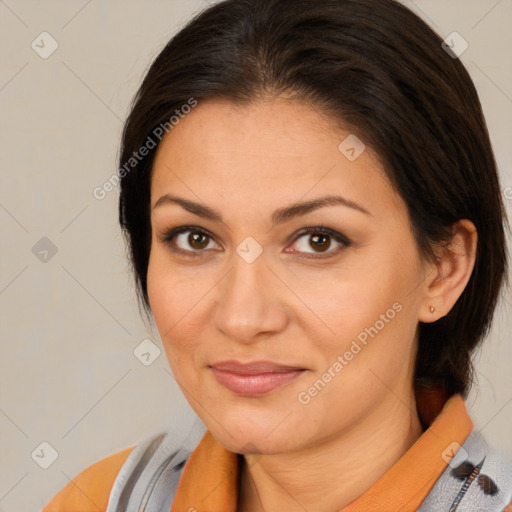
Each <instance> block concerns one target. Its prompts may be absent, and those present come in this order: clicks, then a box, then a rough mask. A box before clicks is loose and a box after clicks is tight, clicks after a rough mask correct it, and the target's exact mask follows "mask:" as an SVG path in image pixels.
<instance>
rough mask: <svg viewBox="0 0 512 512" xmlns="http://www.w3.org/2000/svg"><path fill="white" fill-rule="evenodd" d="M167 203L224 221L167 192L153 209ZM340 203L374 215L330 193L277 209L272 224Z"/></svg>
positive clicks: (348, 200)
mask: <svg viewBox="0 0 512 512" xmlns="http://www.w3.org/2000/svg"><path fill="white" fill-rule="evenodd" d="M165 204H178V205H180V206H181V207H182V208H184V209H185V210H187V211H189V212H190V213H193V214H195V215H197V216H199V217H204V218H205V219H210V220H213V221H217V222H223V220H222V215H221V214H220V213H219V212H218V211H217V210H215V209H213V208H211V207H209V206H206V205H203V204H200V203H196V202H194V201H190V200H189V199H184V198H182V197H177V196H173V195H170V194H165V195H163V196H162V197H160V198H159V199H158V201H157V202H156V203H155V205H154V206H153V210H154V209H155V208H159V207H161V206H163V205H165ZM340 205H341V206H345V207H347V208H352V209H353V210H357V211H359V212H361V213H364V214H366V215H372V214H371V213H370V212H369V211H368V210H367V209H365V208H363V207H362V206H360V205H359V204H357V203H355V202H354V201H351V200H350V199H346V198H344V197H341V196H335V195H329V196H325V197H320V198H318V199H313V200H311V201H304V202H302V203H295V204H292V205H291V206H287V207H285V208H279V209H277V210H276V211H275V212H274V213H273V214H272V226H276V225H277V224H282V223H284V222H287V221H289V220H290V219H292V218H295V217H299V216H301V215H305V214H306V213H309V212H312V211H313V210H317V209H319V208H324V207H326V206H340Z"/></svg>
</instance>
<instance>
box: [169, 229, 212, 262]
mask: <svg viewBox="0 0 512 512" xmlns="http://www.w3.org/2000/svg"><path fill="white" fill-rule="evenodd" d="M212 240H213V238H212V237H211V235H209V234H208V233H206V232H205V231H203V230H201V229H198V228H194V227H193V226H183V227H180V228H177V229H173V230H171V231H169V232H168V233H166V234H165V235H164V236H163V238H162V239H161V241H162V242H163V243H165V244H168V245H169V246H170V247H171V249H172V250H173V251H174V252H177V253H179V254H183V255H185V256H190V257H195V256H200V255H201V253H202V252H206V250H205V249H207V248H208V246H209V244H210V242H212Z"/></svg>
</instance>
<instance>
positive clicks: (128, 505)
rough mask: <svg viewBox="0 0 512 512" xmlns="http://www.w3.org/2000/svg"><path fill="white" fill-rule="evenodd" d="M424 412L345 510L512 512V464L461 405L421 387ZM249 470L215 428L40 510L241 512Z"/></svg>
mask: <svg viewBox="0 0 512 512" xmlns="http://www.w3.org/2000/svg"><path fill="white" fill-rule="evenodd" d="M416 405H417V411H418V415H419V418H420V421H421V423H422V425H423V428H424V432H423V434H422V435H421V436H420V438H419V439H418V440H417V441H416V442H415V443H414V445H413V446H411V447H410V448H409V449H408V450H407V451H406V452H405V453H404V454H403V455H402V457H401V458H400V459H399V460H398V461H397V462H396V463H395V464H393V466H392V467H391V468H390V469H389V470H388V471H386V472H385V473H384V474H383V475H382V476H381V477H380V478H379V479H378V480H377V481H376V482H375V483H374V484H373V485H371V486H370V487H369V488H368V489H367V490H366V491H365V492H364V493H363V494H362V495H361V496H359V497H358V498H357V499H355V500H354V501H353V502H352V503H350V504H349V505H347V506H346V507H344V508H343V509H342V510H341V511H338V512H369V511H371V512H398V511H400V512H408V511H411V512H413V511H415V512H416V511H418V512H466V511H470V512H482V511H483V510H485V511H486V512H512V505H511V498H512V460H511V459H510V458H509V457H507V456H505V455H504V454H501V453H499V452H496V451H493V450H490V449H489V447H488V446H487V443H486V442H485V439H483V437H482V436H481V435H480V434H479V433H478V431H475V429H474V428H473V423H472V421H471V419H470V417H469V415H468V413H467V411H466V406H465V403H464V399H463V397H462V396H461V395H458V394H457V395H453V396H451V397H447V396H446V395H444V394H443V393H442V392H440V391H439V390H437V391H436V390H432V389H431V390H428V391H422V392H419V390H418V389H416ZM242 463H243V458H242V456H241V455H239V454H236V453H232V452H230V451H229V450H227V449H226V448H224V447H223V446H222V445H221V444H220V443H218V442H217V441H216V440H215V438H214V437H213V435H212V434H211V432H209V431H208V430H206V432H205V433H204V434H202V439H201V440H200V441H199V443H198V444H197V445H195V447H194V448H193V449H189V448H186V447H183V446H181V445H180V443H179V442H178V446H177V445H176V443H175V440H174V439H173V436H172V434H169V433H167V432H164V433H160V434H158V435H156V436H152V437H150V438H148V439H146V440H145V441H143V442H141V443H139V444H138V445H136V446H135V447H131V448H127V449H125V450H123V451H120V452H118V453H115V454H113V455H111V456H109V457H106V458H105V459H102V460H100V461H98V462H97V463H95V464H93V465H92V466H90V467H89V468H87V469H86V470H84V471H82V472H81V473H80V474H79V475H78V476H77V477H75V478H74V479H73V480H72V481H71V482H69V484H68V485H66V487H64V489H62V491H61V492H59V493H58V494H57V495H56V496H55V497H54V498H53V499H52V500H51V501H50V502H49V503H48V505H47V506H46V507H45V508H44V509H43V510H42V512H92V511H100V512H125V511H126V512H131V511H132V510H137V511H139V512H144V511H146V510H147V511H149V510H151V511H158V512H234V511H236V506H237V501H238V493H239V488H238V485H239V480H240V470H241V464H242ZM340 485H341V483H340Z"/></svg>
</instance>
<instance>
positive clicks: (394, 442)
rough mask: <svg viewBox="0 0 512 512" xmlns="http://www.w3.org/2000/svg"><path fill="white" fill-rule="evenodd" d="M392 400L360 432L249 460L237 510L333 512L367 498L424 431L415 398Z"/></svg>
mask: <svg viewBox="0 0 512 512" xmlns="http://www.w3.org/2000/svg"><path fill="white" fill-rule="evenodd" d="M386 398H387V400H383V401H382V402H381V404H380V406H379V407H378V408H376V409H374V410H372V412H371V414H369V415H368V416H366V417H365V418H364V419H363V420H362V421H361V422H360V423H359V424H358V425H357V426H356V427H355V428H353V429H351V430H350V431H348V432H344V433H342V434H340V435H338V436H336V437H335V438H331V439H328V440H325V441H324V442H322V443H321V444H317V445H315V446H313V447H306V448H305V449H303V450H300V451H297V452H293V453H282V454H276V455H264V456H261V457H259V458H258V460H257V462H256V463H255V464H252V465H251V464H250V457H249V458H248V459H246V458H244V464H243V465H242V469H241V473H240V487H239V489H240V495H239V506H238V508H237V510H239V511H241V512H268V511H273V510H287V511H290V512H295V511H297V512H304V510H316V511H318V512H332V511H333V510H341V509H343V508H344V507H345V506H347V505H348V504H350V503H351V502H352V501H354V500H355V499H356V498H358V497H359V496H361V495H362V494H363V493H364V492H365V491H366V490H367V489H368V488H369V487H371V485H372V484H374V483H375V482H376V481H377V480H378V479H379V478H380V477H381V476H382V475H383V474H384V473H385V472H386V471H387V470H388V469H389V468H391V466H392V465H393V464H394V463H395V462H397V461H398V459H400V457H401V456H402V455H403V454H404V453H405V452H406V451H407V450H408V449H409V448H410V447H411V446H412V445H413V444H414V443H415V442H416V441H417V440H418V438H419V437H420V436H421V435H422V433H423V429H422V427H421V424H420V420H419V418H418V414H417V410H416V403H415V400H414V394H411V396H410V397H409V400H408V401H406V402H403V401H401V400H397V397H396V396H395V395H393V394H392V393H388V394H387V397H386ZM247 460H248V461H249V463H246V462H245V461H247ZM333 475H335V478H333ZM319 498H321V500H320V499H319Z"/></svg>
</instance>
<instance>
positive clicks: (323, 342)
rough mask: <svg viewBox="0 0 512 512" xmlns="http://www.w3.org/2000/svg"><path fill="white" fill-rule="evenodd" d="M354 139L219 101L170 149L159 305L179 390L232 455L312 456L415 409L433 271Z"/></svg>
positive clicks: (155, 260) (154, 260) (323, 124)
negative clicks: (360, 428)
mask: <svg viewBox="0 0 512 512" xmlns="http://www.w3.org/2000/svg"><path fill="white" fill-rule="evenodd" d="M349 136H350V132H342V131H340V130H339V129H337V128H335V127H334V124H333V123H329V122H328V120H327V119H326V118H325V117H322V116H321V115H320V114H319V113H318V112H317V111H315V110H314V109H312V108H311V107H306V106H303V105H299V104H298V103H293V102H291V101H288V100H285V99H282V98H281V99H276V100H273V101H265V102H263V101H260V102H257V103H253V104H252V105H251V106H249V107H240V108H235V107H234V106H233V105H232V104H230V103H227V102H223V101H220V100H219V101H212V100H209V101H205V102H200V103H199V104H198V106H197V107H195V108H194V109H192V112H191V113H189V114H188V115H187V116H185V117H184V118H183V119H181V120H180V121H179V124H177V125H175V126H174V128H173V129H172V130H171V131H170V132H169V134H168V135H166V136H165V137H164V139H163V140H162V142H161V144H160V147H159V149H158V152H157V155H156V159H155V162H154V167H153V176H152V182H151V225H152V242H151V253H150V260H149V268H148V275H147V278H148V295H149V299H150V305H151V309H152V312H153V315H154V318H155V322H156V325H157V327H158V330H159V333H160V336H161V339H162V342H163V344H164V347H165V351H166V354H167V358H168V360H169V363H170V366H171V369H172V371H173V373H174V376H175V378H176V380H177V382H178V384H179V385H180V387H181V389H182V390H183V392H184V394H185V396H186V398H187V399H188V401H189V403H190V405H191V406H192V407H193V408H194V410H195V411H196V413H197V414H198V416H199V417H200V418H201V419H202V421H203V422H204V423H205V424H206V426H207V427H208V428H209V430H210V431H211V432H212V434H213V435H214V437H216V439H217V440H218V441H219V442H221V443H222V444H223V445H224V446H226V447H227V448H228V449H229V450H231V451H235V452H236V451H238V452H249V453H251V452H252V453H254V452H257V451H259V452H261V453H282V452H286V451H293V450H297V449H301V448H307V447H310V446H313V445H315V444H318V443H321V442H324V441H328V440H331V439H334V438H336V437H337V436H340V435H342V434H343V433H344V432H347V431H348V430H349V429H351V428H352V427H353V426H354V425H356V424H358V422H361V421H364V420H368V419H369V418H371V416H372V414H374V413H375V411H378V410H382V409H383V408H384V407H385V408H386V409H387V411H390V410H392V409H390V407H391V408H392V407H397V408H398V407H403V405H400V403H402V404H403V403H408V402H407V400H410V398H411V395H412V378H413V363H414V356H415V351H416V343H417V332H416V329H417V325H418V317H419V311H420V307H421V305H422V303H423V302H424V301H425V284H424V282H425V276H426V275H427V272H428V267H427V266H426V264H424V263H423V262H422V260H421V259H420V256H419V253H418V250H417V247H416V244H415V241H414V239H413V234H412V231H411V225H410V220H409V217H408V212H407V209H406V206H405V203H404V202H403V200H402V199H401V198H400V197H399V196H398V195H397V194H396V193H395V192H394V190H393V188H392V187H391V186H390V184H389V182H388V181H387V180H386V179H385V176H384V173H383V170H382V168H381V166H380V164H379V162H378V160H377V158H376V157H375V155H373V154H372V152H371V151H370V149H369V148H366V149H363V146H362V145H361V142H360V141H358V139H355V138H354V136H353V135H352V136H350V137H349ZM347 137H349V138H348V139H347ZM362 142H364V141H362ZM340 144H341V146H340ZM361 151H362V152H361ZM359 153H360V154H359ZM166 196H167V198H166ZM171 196H172V197H171ZM328 196H329V197H334V196H336V197H338V198H339V199H337V200H334V199H333V200H331V201H330V202H327V201H326V202H324V203H322V202H320V201H322V199H323V198H326V197H328ZM173 198H179V201H178V200H173ZM316 201H319V203H318V204H317V205H316V206H315V202H316ZM180 202H181V204H180ZM319 204H320V205H321V204H323V206H321V207H319V206H318V205H319ZM155 205H156V206H155ZM301 205H302V206H301ZM308 205H309V206H308ZM178 228H179V230H181V232H180V233H177V234H175V236H173V237H172V234H170V232H171V231H172V230H176V229H178ZM306 230H310V232H306ZM166 238H167V240H165V239H166Z"/></svg>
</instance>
